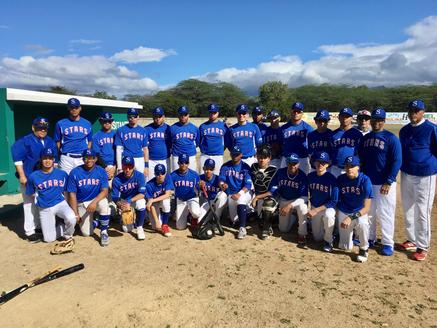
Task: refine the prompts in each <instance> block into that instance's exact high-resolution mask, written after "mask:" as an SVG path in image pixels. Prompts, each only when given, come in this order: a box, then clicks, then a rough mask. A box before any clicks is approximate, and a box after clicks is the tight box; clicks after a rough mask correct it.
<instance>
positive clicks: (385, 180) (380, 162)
mask: <svg viewBox="0 0 437 328" xmlns="http://www.w3.org/2000/svg"><path fill="white" fill-rule="evenodd" d="M371 117H372V118H371V121H370V124H371V125H372V132H370V133H367V134H366V135H365V136H364V137H363V139H362V141H361V143H360V145H359V146H358V155H359V157H360V161H361V171H362V172H363V173H364V174H365V175H367V176H368V177H369V178H370V180H371V181H372V189H373V197H374V198H373V200H372V206H371V208H370V212H369V222H370V232H369V245H370V247H372V246H373V245H374V244H375V241H376V221H377V220H378V221H379V222H380V224H381V232H382V245H383V246H382V250H381V254H382V255H385V256H391V255H393V246H394V241H393V235H394V230H395V211H396V176H397V175H398V172H399V169H400V168H401V164H402V149H401V144H400V142H399V139H398V138H397V137H396V136H395V135H394V134H393V133H391V132H389V131H387V130H385V129H384V124H385V117H386V114H385V110H384V109H383V108H377V109H375V110H374V111H372V114H371Z"/></svg>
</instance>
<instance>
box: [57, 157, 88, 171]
mask: <svg viewBox="0 0 437 328" xmlns="http://www.w3.org/2000/svg"><path fill="white" fill-rule="evenodd" d="M80 165H83V159H82V157H79V158H73V157H69V156H67V155H61V158H60V159H59V168H60V169H61V170H62V171H64V172H67V174H70V172H71V170H72V169H74V168H75V167H78V166H80Z"/></svg>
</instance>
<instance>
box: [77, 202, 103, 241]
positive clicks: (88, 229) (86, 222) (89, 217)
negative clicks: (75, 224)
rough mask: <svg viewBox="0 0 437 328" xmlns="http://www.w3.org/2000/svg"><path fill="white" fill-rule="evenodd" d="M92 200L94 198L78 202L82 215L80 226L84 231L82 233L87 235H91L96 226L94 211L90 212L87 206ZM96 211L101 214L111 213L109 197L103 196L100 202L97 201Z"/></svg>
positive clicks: (80, 214)
mask: <svg viewBox="0 0 437 328" xmlns="http://www.w3.org/2000/svg"><path fill="white" fill-rule="evenodd" d="M92 201H93V200H89V201H86V202H83V203H79V204H77V209H78V211H79V216H80V222H79V227H80V231H81V232H82V235H83V236H85V237H89V236H91V235H92V234H93V232H94V227H93V216H94V213H88V212H87V211H86V208H87V207H88V205H89V204H91V202H92ZM96 211H97V213H99V215H110V210H109V204H108V199H107V198H103V199H102V200H101V201H100V202H98V203H97V207H96Z"/></svg>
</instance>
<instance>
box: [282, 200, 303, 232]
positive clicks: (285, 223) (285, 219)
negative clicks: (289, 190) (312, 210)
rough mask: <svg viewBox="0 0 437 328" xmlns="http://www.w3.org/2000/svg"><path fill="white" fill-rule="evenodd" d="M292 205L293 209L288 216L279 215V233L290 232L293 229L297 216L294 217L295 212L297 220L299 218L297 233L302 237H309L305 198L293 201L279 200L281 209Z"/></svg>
mask: <svg viewBox="0 0 437 328" xmlns="http://www.w3.org/2000/svg"><path fill="white" fill-rule="evenodd" d="M288 204H292V206H293V209H292V210H290V211H289V212H288V213H287V214H286V215H279V225H278V228H279V231H281V232H289V231H290V230H291V227H292V226H293V224H294V223H295V221H296V216H294V215H293V212H294V211H296V214H297V218H298V229H297V233H298V234H299V235H301V236H306V235H307V233H308V232H307V216H306V215H307V213H308V206H307V204H306V203H305V200H304V199H303V198H297V199H292V200H287V199H283V198H281V199H279V208H280V209H281V208H282V207H284V206H286V205H288Z"/></svg>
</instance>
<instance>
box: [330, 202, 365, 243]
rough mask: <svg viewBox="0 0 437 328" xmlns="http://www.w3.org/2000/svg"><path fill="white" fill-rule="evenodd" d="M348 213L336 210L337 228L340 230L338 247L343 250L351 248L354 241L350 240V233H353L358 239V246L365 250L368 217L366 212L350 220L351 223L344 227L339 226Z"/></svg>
mask: <svg viewBox="0 0 437 328" xmlns="http://www.w3.org/2000/svg"><path fill="white" fill-rule="evenodd" d="M349 214H352V213H349ZM346 216H348V214H345V213H343V212H342V211H340V210H339V211H338V214H337V217H338V230H339V232H340V241H339V242H338V248H340V249H344V250H352V247H353V246H354V243H353V241H352V234H353V231H354V230H355V233H356V234H357V235H358V238H359V239H360V248H361V249H364V250H367V249H368V248H369V217H368V216H367V214H365V215H363V216H360V217H359V218H358V219H355V220H352V221H351V224H350V225H349V226H348V227H347V228H346V229H344V228H342V227H341V222H342V221H343V220H344V218H345V217H346Z"/></svg>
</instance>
